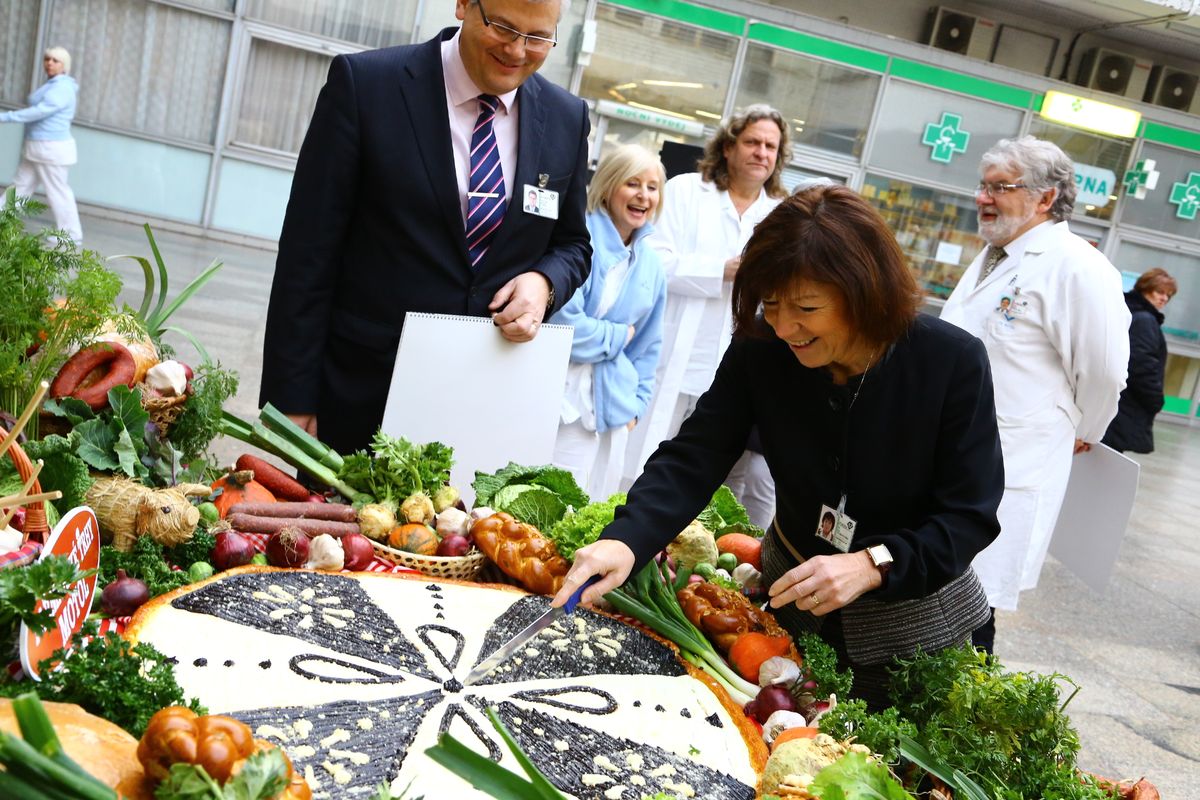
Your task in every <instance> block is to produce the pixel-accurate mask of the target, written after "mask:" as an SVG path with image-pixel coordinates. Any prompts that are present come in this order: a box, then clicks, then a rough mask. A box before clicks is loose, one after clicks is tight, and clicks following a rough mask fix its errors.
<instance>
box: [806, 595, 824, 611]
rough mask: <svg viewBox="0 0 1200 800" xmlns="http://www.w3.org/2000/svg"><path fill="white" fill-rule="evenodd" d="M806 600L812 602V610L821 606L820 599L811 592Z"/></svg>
mask: <svg viewBox="0 0 1200 800" xmlns="http://www.w3.org/2000/svg"><path fill="white" fill-rule="evenodd" d="M808 599H809V600H811V601H812V604H813V608H816V607H817V606H819V605H821V598H819V597H817V593H816V592H813V593H812V594H811V595H809V597H808Z"/></svg>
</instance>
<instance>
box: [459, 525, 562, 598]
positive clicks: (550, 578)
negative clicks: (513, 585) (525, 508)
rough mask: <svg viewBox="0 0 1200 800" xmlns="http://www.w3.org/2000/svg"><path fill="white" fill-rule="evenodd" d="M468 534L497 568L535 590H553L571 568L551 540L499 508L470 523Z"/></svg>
mask: <svg viewBox="0 0 1200 800" xmlns="http://www.w3.org/2000/svg"><path fill="white" fill-rule="evenodd" d="M471 538H472V539H474V541H475V546H476V547H478V548H479V549H480V550H482V551H483V553H484V555H486V556H487V557H488V558H490V559H491V560H492V561H493V562H495V564H496V566H498V567H499V568H500V570H501V572H503V573H504V574H505V575H507V576H508V577H510V578H514V579H516V580H518V581H520V583H521V585H522V586H524V587H525V588H526V589H528V590H529V591H531V592H534V593H536V594H554V593H556V592H557V591H558V590H559V589H561V588H562V584H563V579H564V578H566V577H567V570H569V569H570V568H571V565H570V564H568V563H567V560H566V559H565V558H563V557H562V556H560V555H559V554H558V548H557V547H555V546H554V542H552V541H550V540H549V539H547V538H546V537H544V536H542V534H541V532H540V531H538V529H537V528H535V527H533V526H532V525H527V524H525V523H524V522H518V521H517V520H515V519H513V517H512V516H511V515H509V514H505V513H503V512H501V513H498V514H493V515H492V516H490V517H484V518H483V519H481V520H479V521H478V522H476V523H475V524H474V525H472V526H471Z"/></svg>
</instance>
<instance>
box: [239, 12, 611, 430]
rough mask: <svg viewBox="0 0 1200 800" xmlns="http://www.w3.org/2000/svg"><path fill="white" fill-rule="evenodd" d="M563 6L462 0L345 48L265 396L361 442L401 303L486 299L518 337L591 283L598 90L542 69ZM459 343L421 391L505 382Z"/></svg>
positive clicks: (373, 422)
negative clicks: (429, 34) (425, 26)
mask: <svg viewBox="0 0 1200 800" xmlns="http://www.w3.org/2000/svg"><path fill="white" fill-rule="evenodd" d="M560 12H561V2H560V0H540V1H538V0H486V2H481V0H457V7H456V9H455V13H456V16H457V17H458V19H460V20H462V27H461V28H459V29H458V30H455V29H453V28H450V29H447V30H445V31H442V33H441V34H439V35H438V36H437V37H435V38H434V39H433V40H431V41H428V42H425V43H424V44H419V45H412V46H406V47H391V48H385V49H382V50H373V51H369V52H364V53H357V54H354V55H349V56H338V57H336V58H335V59H334V60H333V63H332V65H331V66H330V69H329V77H328V79H327V81H326V84H325V87H324V88H323V89H322V90H321V94H320V96H319V97H318V99H317V105H316V109H315V111H314V112H313V117H312V122H311V123H310V125H309V129H308V133H307V135H306V136H305V139H304V145H303V146H302V147H301V149H300V156H299V160H298V161H297V163H296V173H295V177H294V179H293V182H292V193H291V198H290V199H289V201H288V207H287V215H286V217H285V219H284V224H283V232H282V235H281V236H280V239H279V256H278V260H277V262H276V267H275V279H274V284H273V286H272V289H271V302H270V307H269V309H268V312H267V327H266V341H265V343H264V347H263V376H262V391H261V395H260V402H261V403H267V402H270V403H272V404H274V405H275V406H276V407H277V408H279V409H280V410H281V411H283V412H284V413H286V414H288V415H289V416H290V417H292V419H293V420H294V421H296V422H297V423H298V424H300V425H301V426H302V427H304V428H305V429H306V430H308V431H309V432H310V433H313V434H318V435H319V436H320V438H321V439H322V440H323V441H325V442H327V443H328V444H329V445H331V446H332V447H334V448H336V449H337V450H339V451H341V452H347V451H352V450H355V449H358V448H362V447H365V446H366V445H367V444H368V442H369V441H370V438H371V436H372V434H373V433H374V431H375V430H376V429H377V428H378V426H379V423H380V420H381V419H382V417H383V408H384V404H385V402H386V399H387V393H388V387H389V384H390V382H391V377H392V369H393V365H394V362H395V357H396V347H397V345H398V342H399V337H400V330H401V327H402V326H403V324H404V316H405V314H406V313H407V312H409V311H425V312H434V313H443V314H469V315H475V316H486V315H489V314H490V315H491V316H492V317H493V319H494V321H495V323H496V325H497V328H498V333H499V335H503V336H504V337H505V338H507V339H509V340H510V341H514V342H523V341H529V340H530V339H532V338H533V337H534V336H536V335H537V331H538V327H539V326H540V325H541V322H542V319H543V318H545V317H548V316H550V315H551V314H553V313H554V312H555V311H556V310H557V309H558V308H559V307H561V306H562V304H563V303H565V302H566V301H567V300H568V299H570V297H571V295H572V294H573V293H574V292H575V290H576V288H578V287H579V285H580V284H582V283H583V281H584V279H585V278H586V277H587V274H588V269H589V267H590V262H591V246H590V244H589V237H588V231H587V227H586V225H585V223H584V202H585V193H586V181H587V174H586V161H587V134H588V115H587V107H586V106H585V104H584V103H583V101H582V100H580V99H579V98H577V97H575V96H573V95H571V94H569V93H567V92H566V91H564V90H563V89H561V88H559V87H557V86H555V85H554V84H552V83H550V82H549V81H547V80H546V79H545V78H543V77H541V76H540V75H537V74H535V73H536V71H537V69H538V68H539V67H540V66H541V65H542V62H543V61H545V59H546V56H547V55H548V54H549V52H550V48H551V47H552V46H553V44H554V40H555V38H556V36H557V23H558V19H559V16H560ZM531 191H534V192H537V193H538V195H539V203H538V206H537V209H536V213H534V212H529V211H526V210H525V203H524V202H523V198H526V197H528V196H529V194H530V192H531ZM453 352H454V343H453V342H447V343H446V356H447V357H446V359H445V360H444V361H442V362H441V363H437V364H429V365H428V370H426V371H423V372H422V373H421V374H417V375H413V376H412V385H411V389H410V390H411V391H414V392H431V391H475V392H479V393H480V398H481V402H485V399H484V398H486V395H487V393H488V392H489V391H496V390H500V387H471V386H470V379H469V376H466V375H461V374H456V373H455V371H454V360H453ZM318 422H319V428H318Z"/></svg>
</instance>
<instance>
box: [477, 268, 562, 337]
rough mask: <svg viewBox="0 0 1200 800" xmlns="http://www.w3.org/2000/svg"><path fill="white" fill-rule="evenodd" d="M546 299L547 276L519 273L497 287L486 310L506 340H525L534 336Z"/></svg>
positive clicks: (548, 297)
mask: <svg viewBox="0 0 1200 800" xmlns="http://www.w3.org/2000/svg"><path fill="white" fill-rule="evenodd" d="M549 299H550V279H549V278H547V277H546V276H545V275H543V274H542V273H540V272H522V273H521V274H520V275H518V276H517V277H515V278H513V279H512V280H511V281H509V282H508V283H506V284H504V285H503V286H501V287H500V291H498V292H496V295H495V296H494V297H493V298H492V302H491V303H490V304H488V310H489V311H491V312H492V321H493V322H495V323H496V325H497V327H499V328H500V334H501V335H502V336H503V337H504V338H505V339H508V340H509V341H510V342H528V341H531V340H532V339H533V337H535V336H537V332H538V328H539V327H541V324H542V317H544V316H545V315H546V303H547V301H548V300H549Z"/></svg>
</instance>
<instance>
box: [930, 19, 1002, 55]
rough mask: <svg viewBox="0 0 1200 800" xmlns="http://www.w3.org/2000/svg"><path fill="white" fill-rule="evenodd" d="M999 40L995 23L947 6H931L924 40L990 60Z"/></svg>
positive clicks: (944, 48)
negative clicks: (994, 45)
mask: <svg viewBox="0 0 1200 800" xmlns="http://www.w3.org/2000/svg"><path fill="white" fill-rule="evenodd" d="M995 42H996V23H995V22H993V21H992V20H990V19H983V18H982V17H977V16H975V15H974V14H968V13H966V12H965V11H955V10H954V9H952V8H946V7H945V6H935V7H934V8H931V9H929V24H928V26H927V32H926V36H925V43H926V44H928V45H932V46H933V47H936V48H938V49H939V50H949V51H950V52H951V53H958V54H959V55H963V56H967V57H968V58H979V59H983V60H985V61H986V60H987V59H988V58H989V57H990V56H991V54H992V45H993V44H995Z"/></svg>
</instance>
